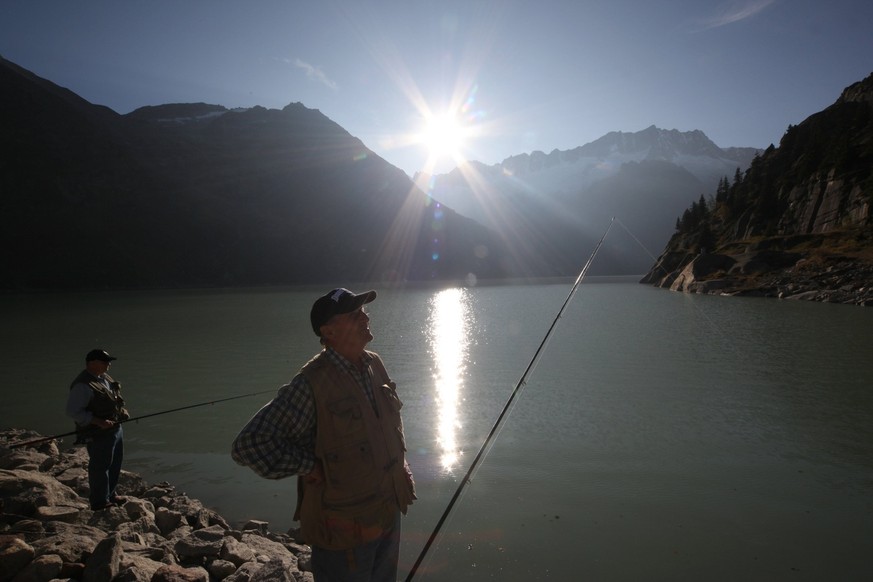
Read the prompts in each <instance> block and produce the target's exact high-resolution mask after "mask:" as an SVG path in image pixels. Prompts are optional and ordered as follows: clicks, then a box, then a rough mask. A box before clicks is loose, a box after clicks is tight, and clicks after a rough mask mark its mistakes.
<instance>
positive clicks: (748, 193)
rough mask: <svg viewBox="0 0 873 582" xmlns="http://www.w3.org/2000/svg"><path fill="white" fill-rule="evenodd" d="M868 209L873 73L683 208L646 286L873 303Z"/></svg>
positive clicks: (872, 225)
mask: <svg viewBox="0 0 873 582" xmlns="http://www.w3.org/2000/svg"><path fill="white" fill-rule="evenodd" d="M871 206H873V74H871V75H870V76H868V77H867V78H866V79H864V80H862V81H859V82H858V83H855V84H853V85H851V86H850V87H847V88H846V89H845V90H844V91H843V93H842V94H841V95H840V97H839V98H838V99H837V101H836V102H835V103H834V104H833V105H831V106H830V107H828V108H826V109H825V110H823V111H821V112H818V113H816V114H814V115H811V116H810V117H808V118H807V119H806V120H804V121H803V122H802V123H800V124H798V125H792V126H789V127H788V129H787V130H786V132H785V135H784V136H783V137H782V140H781V141H780V143H779V147H778V148H777V147H774V146H770V147H769V148H768V149H767V150H766V151H765V152H763V153H762V154H761V155H760V156H759V157H756V158H755V159H754V160H753V162H752V164H751V166H750V167H749V169H748V170H747V171H746V172H745V173H740V172H737V173H736V174H735V175H734V178H733V182H730V181H729V180H727V179H725V180H723V181H721V182H720V183H719V185H718V186H717V188H716V190H715V196H714V198H712V199H711V200H707V199H705V198H703V197H701V198H700V199H699V200H697V201H695V202H694V203H693V204H692V205H691V206H690V207H689V208H686V209H685V211H684V212H683V213H682V214H681V215H680V216H679V218H678V220H677V223H676V230H675V232H674V234H673V236H672V237H671V238H670V240H669V242H668V244H667V246H666V248H665V250H664V252H663V253H662V254H661V256H660V257H659V258H658V260H657V262H656V263H655V265H654V266H653V267H652V268H651V269H650V271H649V272H648V274H647V275H646V276H645V277H644V278H643V282H644V283H651V284H654V285H657V286H660V287H669V288H671V289H673V290H678V291H685V292H695V293H720V294H729V295H737V294H740V295H760V296H768V297H785V298H796V299H807V300H817V301H830V302H839V303H854V304H860V305H873V214H871Z"/></svg>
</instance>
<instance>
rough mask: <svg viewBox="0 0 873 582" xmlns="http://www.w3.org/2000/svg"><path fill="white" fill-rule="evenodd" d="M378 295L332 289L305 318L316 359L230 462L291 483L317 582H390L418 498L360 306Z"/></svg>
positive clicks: (267, 409) (250, 428)
mask: <svg viewBox="0 0 873 582" xmlns="http://www.w3.org/2000/svg"><path fill="white" fill-rule="evenodd" d="M375 298H376V292H375V291H366V292H364V293H360V294H355V293H352V292H351V291H349V290H348V289H342V288H340V289H334V290H333V291H331V292H329V293H327V294H326V295H324V296H322V297H320V298H318V299H317V300H316V301H315V303H314V304H313V306H312V309H311V311H310V323H311V325H312V331H313V332H315V335H317V336H318V337H319V338H320V341H321V344H322V346H323V349H322V351H321V352H320V353H319V354H317V355H316V356H315V357H314V358H312V359H311V360H310V361H309V362H308V363H306V364H305V365H304V366H303V367H302V368H301V370H300V371H299V372H298V373H297V375H295V376H294V378H293V379H292V380H291V382H290V383H288V384H286V385H284V386H282V387H281V388H280V389H279V392H278V394H277V395H276V397H275V398H274V399H273V400H272V401H270V402H269V403H268V404H267V405H266V406H264V407H263V408H261V409H260V410H259V411H258V412H257V413H256V414H255V415H254V416H253V417H252V418H251V420H249V422H248V423H247V424H246V425H245V427H244V428H243V429H242V431H241V432H240V433H239V435H237V437H236V439H235V440H234V442H233V448H232V453H231V454H232V457H233V459H234V460H235V461H236V462H237V463H239V464H240V465H244V466H247V467H250V468H251V469H252V470H254V471H255V472H256V473H257V474H258V475H260V476H262V477H266V478H267V479H281V478H283V477H289V476H292V475H297V476H298V479H297V489H298V491H297V509H296V512H295V515H294V519H295V520H299V521H300V526H301V532H302V534H303V537H304V541H305V542H306V543H307V544H309V545H310V546H312V569H313V575H314V577H315V580H316V581H317V582H328V581H329V582H338V581H352V580H353V581H355V582H383V581H384V582H388V581H391V582H393V581H394V580H396V579H397V563H398V559H399V555H400V516H401V513H403V514H405V513H406V510H407V507H408V506H409V505H411V504H412V502H413V500H414V499H415V483H414V481H413V479H412V473H411V472H410V470H409V466H408V465H407V463H406V459H405V451H406V444H405V441H404V436H403V422H402V419H401V417H400V408H401V406H402V404H401V402H400V399H399V398H398V397H397V391H396V386H395V384H394V382H392V381H391V379H390V378H389V376H388V373H387V372H386V370H385V366H384V365H383V363H382V359H381V358H380V357H379V356H378V354H376V353H375V352H371V351H368V350H366V349H365V348H366V346H367V344H369V343H370V341H372V339H373V335H372V333H371V332H370V327H369V322H370V318H369V316H368V315H367V313H366V312H365V311H364V305H365V304H367V303H370V302H371V301H373V300H374V299H375Z"/></svg>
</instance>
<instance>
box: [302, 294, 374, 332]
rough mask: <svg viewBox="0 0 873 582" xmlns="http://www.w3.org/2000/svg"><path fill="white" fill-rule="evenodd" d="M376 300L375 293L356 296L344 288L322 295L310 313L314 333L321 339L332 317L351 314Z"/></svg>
mask: <svg viewBox="0 0 873 582" xmlns="http://www.w3.org/2000/svg"><path fill="white" fill-rule="evenodd" d="M375 298H376V292H375V291H365V292H363V293H359V294H357V295H356V294H354V293H352V292H351V291H349V290H348V289H344V288H342V287H340V288H338V289H334V290H333V291H331V292H330V293H327V294H326V295H322V296H321V297H319V298H318V299H316V300H315V303H313V304H312V311H310V312H309V320H310V321H311V322H312V331H314V332H315V335H317V336H319V337H321V326H322V325H324V324H325V323H327V322H328V321H330V318H331V317H333V316H334V315H339V314H340V313H350V312H352V311H354V310H355V309H357V308H359V307H360V306H361V305H364V304H366V303H369V302H371V301H372V300H374V299H375Z"/></svg>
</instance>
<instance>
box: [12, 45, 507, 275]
mask: <svg viewBox="0 0 873 582" xmlns="http://www.w3.org/2000/svg"><path fill="white" fill-rule="evenodd" d="M0 87H2V89H0V124H2V126H3V128H4V131H3V137H2V143H3V156H2V157H0V189H2V191H3V193H4V194H3V197H2V200H0V212H2V216H3V217H4V228H3V230H2V234H0V237H2V239H0V266H2V270H0V273H2V274H0V288H2V289H6V290H31V289H45V290H58V289H118V288H166V287H203V286H253V285H288V284H310V283H312V284H314V283H319V284H346V283H349V282H371V283H380V284H405V283H417V282H422V283H423V282H429V281H454V280H464V281H471V280H484V279H495V278H502V277H506V276H509V275H512V274H515V273H516V267H515V266H514V265H513V263H512V262H511V258H510V255H509V254H508V253H507V251H506V249H505V247H504V246H503V244H502V242H501V241H500V239H499V238H498V237H497V236H496V235H495V234H494V233H493V232H491V231H489V230H488V229H487V228H485V227H483V226H482V225H481V224H478V223H476V222H475V221H473V220H470V219H468V218H465V217H463V216H460V215H459V214H457V213H456V212H455V211H454V210H452V209H450V208H447V207H445V206H443V205H441V204H439V203H437V202H435V201H433V200H432V199H430V198H429V197H428V196H427V195H425V193H423V192H421V191H420V190H418V189H417V188H415V186H414V185H413V184H412V182H411V181H410V180H409V178H408V177H407V176H406V175H405V174H404V173H403V172H402V171H400V170H399V169H397V168H395V167H393V166H391V165H390V164H388V163H387V162H386V161H385V160H383V159H382V158H380V157H379V156H377V155H375V154H374V153H373V152H372V151H370V150H369V149H367V148H366V147H365V146H364V145H363V143H362V142H361V141H360V140H358V139H357V138H354V137H353V136H351V135H350V134H349V133H348V132H346V131H345V130H343V129H342V128H341V127H340V126H338V125H337V124H336V123H334V122H333V121H331V120H330V119H328V118H327V117H325V116H324V115H322V114H321V113H320V112H319V111H317V110H312V109H308V108H306V107H304V106H303V105H302V104H299V103H294V104H291V105H288V106H287V107H285V108H284V109H282V110H281V111H280V110H268V109H264V108H262V107H255V108H252V109H247V110H228V109H226V108H224V107H222V106H219V105H207V104H202V103H200V104H175V105H164V106H158V107H145V108H142V109H139V110H137V111H134V112H132V113H130V114H127V115H119V114H117V113H115V112H113V111H112V110H110V109H108V108H106V107H101V106H97V105H93V104H91V103H88V102H87V101H85V100H84V99H81V98H80V97H78V96H76V95H75V94H74V93H72V92H70V91H68V90H67V89H63V88H61V87H58V86H56V85H54V84H53V83H51V82H49V81H47V80H45V79H41V78H39V77H37V76H36V75H33V74H32V73H30V72H29V71H26V70H25V69H22V68H20V67H18V66H17V65H15V64H13V63H11V62H9V61H6V60H0Z"/></svg>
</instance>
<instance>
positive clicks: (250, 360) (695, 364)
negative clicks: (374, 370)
mask: <svg viewBox="0 0 873 582" xmlns="http://www.w3.org/2000/svg"><path fill="white" fill-rule="evenodd" d="M571 284H572V283H571V282H568V283H565V284H549V285H523V286H522V285H517V286H493V287H492V286H483V287H475V288H455V289H442V290H439V289H415V290H390V289H386V290H381V289H380V290H379V298H378V299H377V300H376V301H375V302H374V303H373V304H371V307H370V309H369V311H370V315H371V320H372V321H371V329H372V331H373V334H374V336H375V340H374V341H373V343H372V344H371V346H370V347H371V349H373V350H375V351H377V352H379V353H380V354H381V356H382V358H383V359H384V361H385V363H386V366H387V368H388V371H389V373H390V374H391V375H392V377H393V379H394V380H395V381H396V382H397V384H398V391H399V393H400V394H401V398H402V399H403V401H404V408H403V413H404V421H405V424H406V433H407V441H408V444H409V446H410V451H409V461H410V464H411V466H412V468H413V471H414V472H415V476H416V482H417V487H418V496H419V500H418V501H417V502H416V503H415V505H413V506H412V507H411V508H410V512H409V515H408V516H407V517H406V518H405V519H404V523H403V532H404V533H403V550H402V556H401V566H400V572H401V575H402V576H405V575H406V572H408V570H409V568H410V567H411V566H412V564H413V563H414V561H415V559H416V558H417V557H418V555H419V553H420V551H421V549H422V547H423V545H424V543H425V541H426V540H427V538H428V536H429V535H430V534H431V532H432V531H433V528H434V527H435V526H436V524H437V522H438V520H439V519H440V516H441V515H442V514H443V512H444V510H445V508H446V506H447V504H448V503H449V500H450V499H451V498H452V495H453V494H454V493H455V491H456V490H457V489H458V486H459V483H460V481H461V479H462V477H463V475H464V474H465V473H466V471H467V469H468V467H469V466H470V463H471V462H472V461H473V459H474V457H475V456H476V454H477V452H478V451H479V449H480V447H481V446H482V445H483V443H484V442H485V439H486V436H487V435H488V434H489V431H491V429H492V427H493V426H494V423H495V421H496V419H497V418H498V415H499V414H500V412H501V410H503V408H504V405H505V404H506V402H507V400H508V399H509V398H510V395H511V394H512V393H513V391H514V389H515V388H516V386H517V385H518V384H519V381H520V379H521V378H522V375H523V374H524V372H525V370H526V369H527V367H528V365H529V363H530V362H531V359H532V358H533V356H534V354H535V353H536V351H537V348H538V346H539V345H540V343H541V342H542V340H543V338H544V336H545V334H546V332H547V331H548V329H549V327H550V325H551V324H552V322H553V321H554V319H555V316H556V315H557V313H558V310H559V309H560V306H561V304H562V303H563V301H564V299H565V298H566V297H567V294H568V292H569V291H570V287H571ZM326 290H327V289H324V290H322V289H318V290H315V291H313V290H306V289H257V290H207V291H148V292H140V291H129V292H111V293H109V292H106V293H68V294H34V295H5V296H0V317H2V321H3V326H2V334H3V335H2V350H0V362H2V364H3V367H4V369H6V370H7V379H8V380H9V382H7V388H6V389H5V391H4V396H5V398H4V406H3V413H2V418H0V424H2V425H3V426H4V427H23V428H32V429H35V430H38V431H40V432H42V433H43V434H46V435H50V434H58V433H64V432H68V431H69V430H71V428H72V425H71V421H70V420H69V419H67V418H66V417H65V416H64V413H63V408H64V402H65V399H66V394H67V388H68V386H69V383H70V381H71V380H72V379H73V378H74V376H75V375H76V374H77V373H78V372H79V371H80V370H81V369H82V367H83V358H84V355H85V353H86V352H87V351H88V350H90V349H91V348H94V347H102V348H106V349H107V350H109V351H110V353H112V354H113V355H116V356H118V358H119V360H118V361H117V362H115V363H114V364H113V366H112V370H111V371H110V373H111V374H113V375H114V376H115V378H116V379H117V380H119V381H120V382H121V383H122V385H123V390H124V393H125V397H126V399H127V402H128V404H129V408H130V409H131V412H132V414H133V415H134V416H142V415H146V414H150V413H154V412H160V411H163V410H168V409H173V408H178V407H181V406H187V405H191V404H198V403H204V402H212V401H215V400H218V399H222V398H228V397H232V396H237V395H241V394H250V393H255V392H261V391H273V390H275V389H277V388H278V387H279V386H280V385H282V384H284V383H285V382H287V381H288V380H290V378H291V377H292V376H293V374H294V373H295V372H296V370H297V369H298V368H299V366H300V365H302V364H303V363H304V362H305V361H306V360H307V359H308V358H309V357H310V356H312V355H313V354H314V353H316V351H317V350H318V349H319V345H318V341H317V338H316V337H315V336H314V335H313V334H312V331H311V329H310V326H309V321H308V312H309V307H310V306H311V304H312V301H313V300H314V299H315V298H316V297H317V296H318V295H320V294H321V293H322V292H324V291H326ZM355 290H356V291H361V290H363V289H355ZM871 356H873V310H871V309H867V308H861V307H854V306H844V305H829V304H817V303H804V302H792V301H779V300H774V299H754V298H735V297H733V298H728V297H713V296H697V295H683V294H678V293H671V292H669V291H665V290H661V289H654V288H651V287H648V286H643V285H637V284H634V283H629V282H626V281H620V282H616V281H614V280H600V279H596V278H588V279H586V282H585V283H584V284H583V285H582V286H581V287H580V289H579V292H578V293H577V294H576V296H575V297H574V298H573V300H572V301H571V302H570V304H569V305H568V307H567V309H566V311H565V312H564V314H563V317H562V318H560V320H559V321H558V322H557V325H556V327H555V329H554V332H553V333H552V335H551V338H550V341H549V342H548V343H547V345H546V346H545V348H544V349H543V351H542V357H541V358H540V359H539V360H538V362H537V363H536V366H534V367H533V369H532V370H531V372H530V374H529V375H528V376H527V381H526V382H525V383H524V385H523V386H521V387H520V389H519V391H518V395H517V397H516V398H515V399H514V404H513V406H511V409H510V412H509V414H508V415H507V416H506V418H505V420H504V422H503V423H502V425H501V426H500V427H498V430H497V431H496V433H495V436H494V438H493V439H492V440H491V445H490V446H489V447H488V449H487V451H486V453H485V454H484V456H483V459H482V461H481V463H479V465H478V467H477V469H476V471H475V472H474V474H473V476H472V479H471V481H470V482H469V484H468V485H467V486H466V487H464V488H463V490H462V493H461V495H460V497H459V499H458V502H457V504H456V505H455V506H454V508H453V510H452V511H451V513H450V514H449V516H448V519H447V520H446V523H445V525H444V526H443V528H442V531H441V533H440V535H439V536H438V537H437V540H436V543H435V544H434V545H433V547H432V548H431V550H430V551H429V552H428V554H427V555H426V557H425V559H424V561H423V563H422V566H421V569H420V570H419V571H418V572H417V574H416V579H421V580H452V581H457V580H484V579H494V580H519V581H522V580H524V581H528V580H582V579H587V580H610V581H625V580H628V581H629V580H792V581H797V580H843V581H845V580H871V579H873V358H871ZM270 397H271V395H270V394H261V395H257V396H250V397H246V398H240V399H236V400H232V401H228V402H223V403H216V404H212V405H208V406H202V407H197V408H192V409H189V410H184V411H179V412H175V413H172V414H166V415H162V416H155V417H152V418H148V419H144V420H142V421H140V422H131V423H128V424H126V425H125V435H126V439H125V440H126V451H125V455H126V458H125V469H127V470H131V471H136V472H138V473H141V474H142V475H143V476H144V477H145V478H146V479H147V480H149V481H150V482H159V481H164V480H166V481H169V482H171V483H173V484H174V485H176V486H177V489H179V490H181V491H184V492H186V493H187V494H189V495H191V496H193V497H196V498H199V499H201V500H202V501H203V502H204V503H205V504H206V505H208V506H210V507H213V508H215V509H216V510H218V511H219V512H220V513H221V514H222V515H224V516H225V517H226V518H227V519H228V520H230V521H231V522H233V523H234V524H235V525H239V524H240V523H241V522H243V521H245V520H247V519H261V520H264V521H268V522H269V523H270V528H271V529H273V530H274V531H284V530H286V529H288V528H289V527H292V526H293V525H294V524H293V522H292V521H291V514H292V512H293V506H294V500H295V483H294V480H293V479H286V480H279V481H268V480H264V479H261V478H259V477H257V476H256V475H255V474H254V473H252V472H251V471H250V470H249V469H246V468H243V467H239V466H237V465H236V464H234V463H233V461H232V460H231V459H230V456H229V447H230V443H231V441H232V440H233V438H234V436H235V435H236V433H237V431H238V430H239V429H240V428H241V427H242V425H243V424H244V423H245V422H246V421H247V419H248V418H249V417H250V416H251V415H252V414H253V413H254V412H255V411H256V410H257V409H258V408H259V407H260V406H262V405H263V404H264V403H266V402H267V401H268V400H269V398H270ZM70 443H71V439H70V438H67V439H66V441H65V444H67V445H69V444H70Z"/></svg>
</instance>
